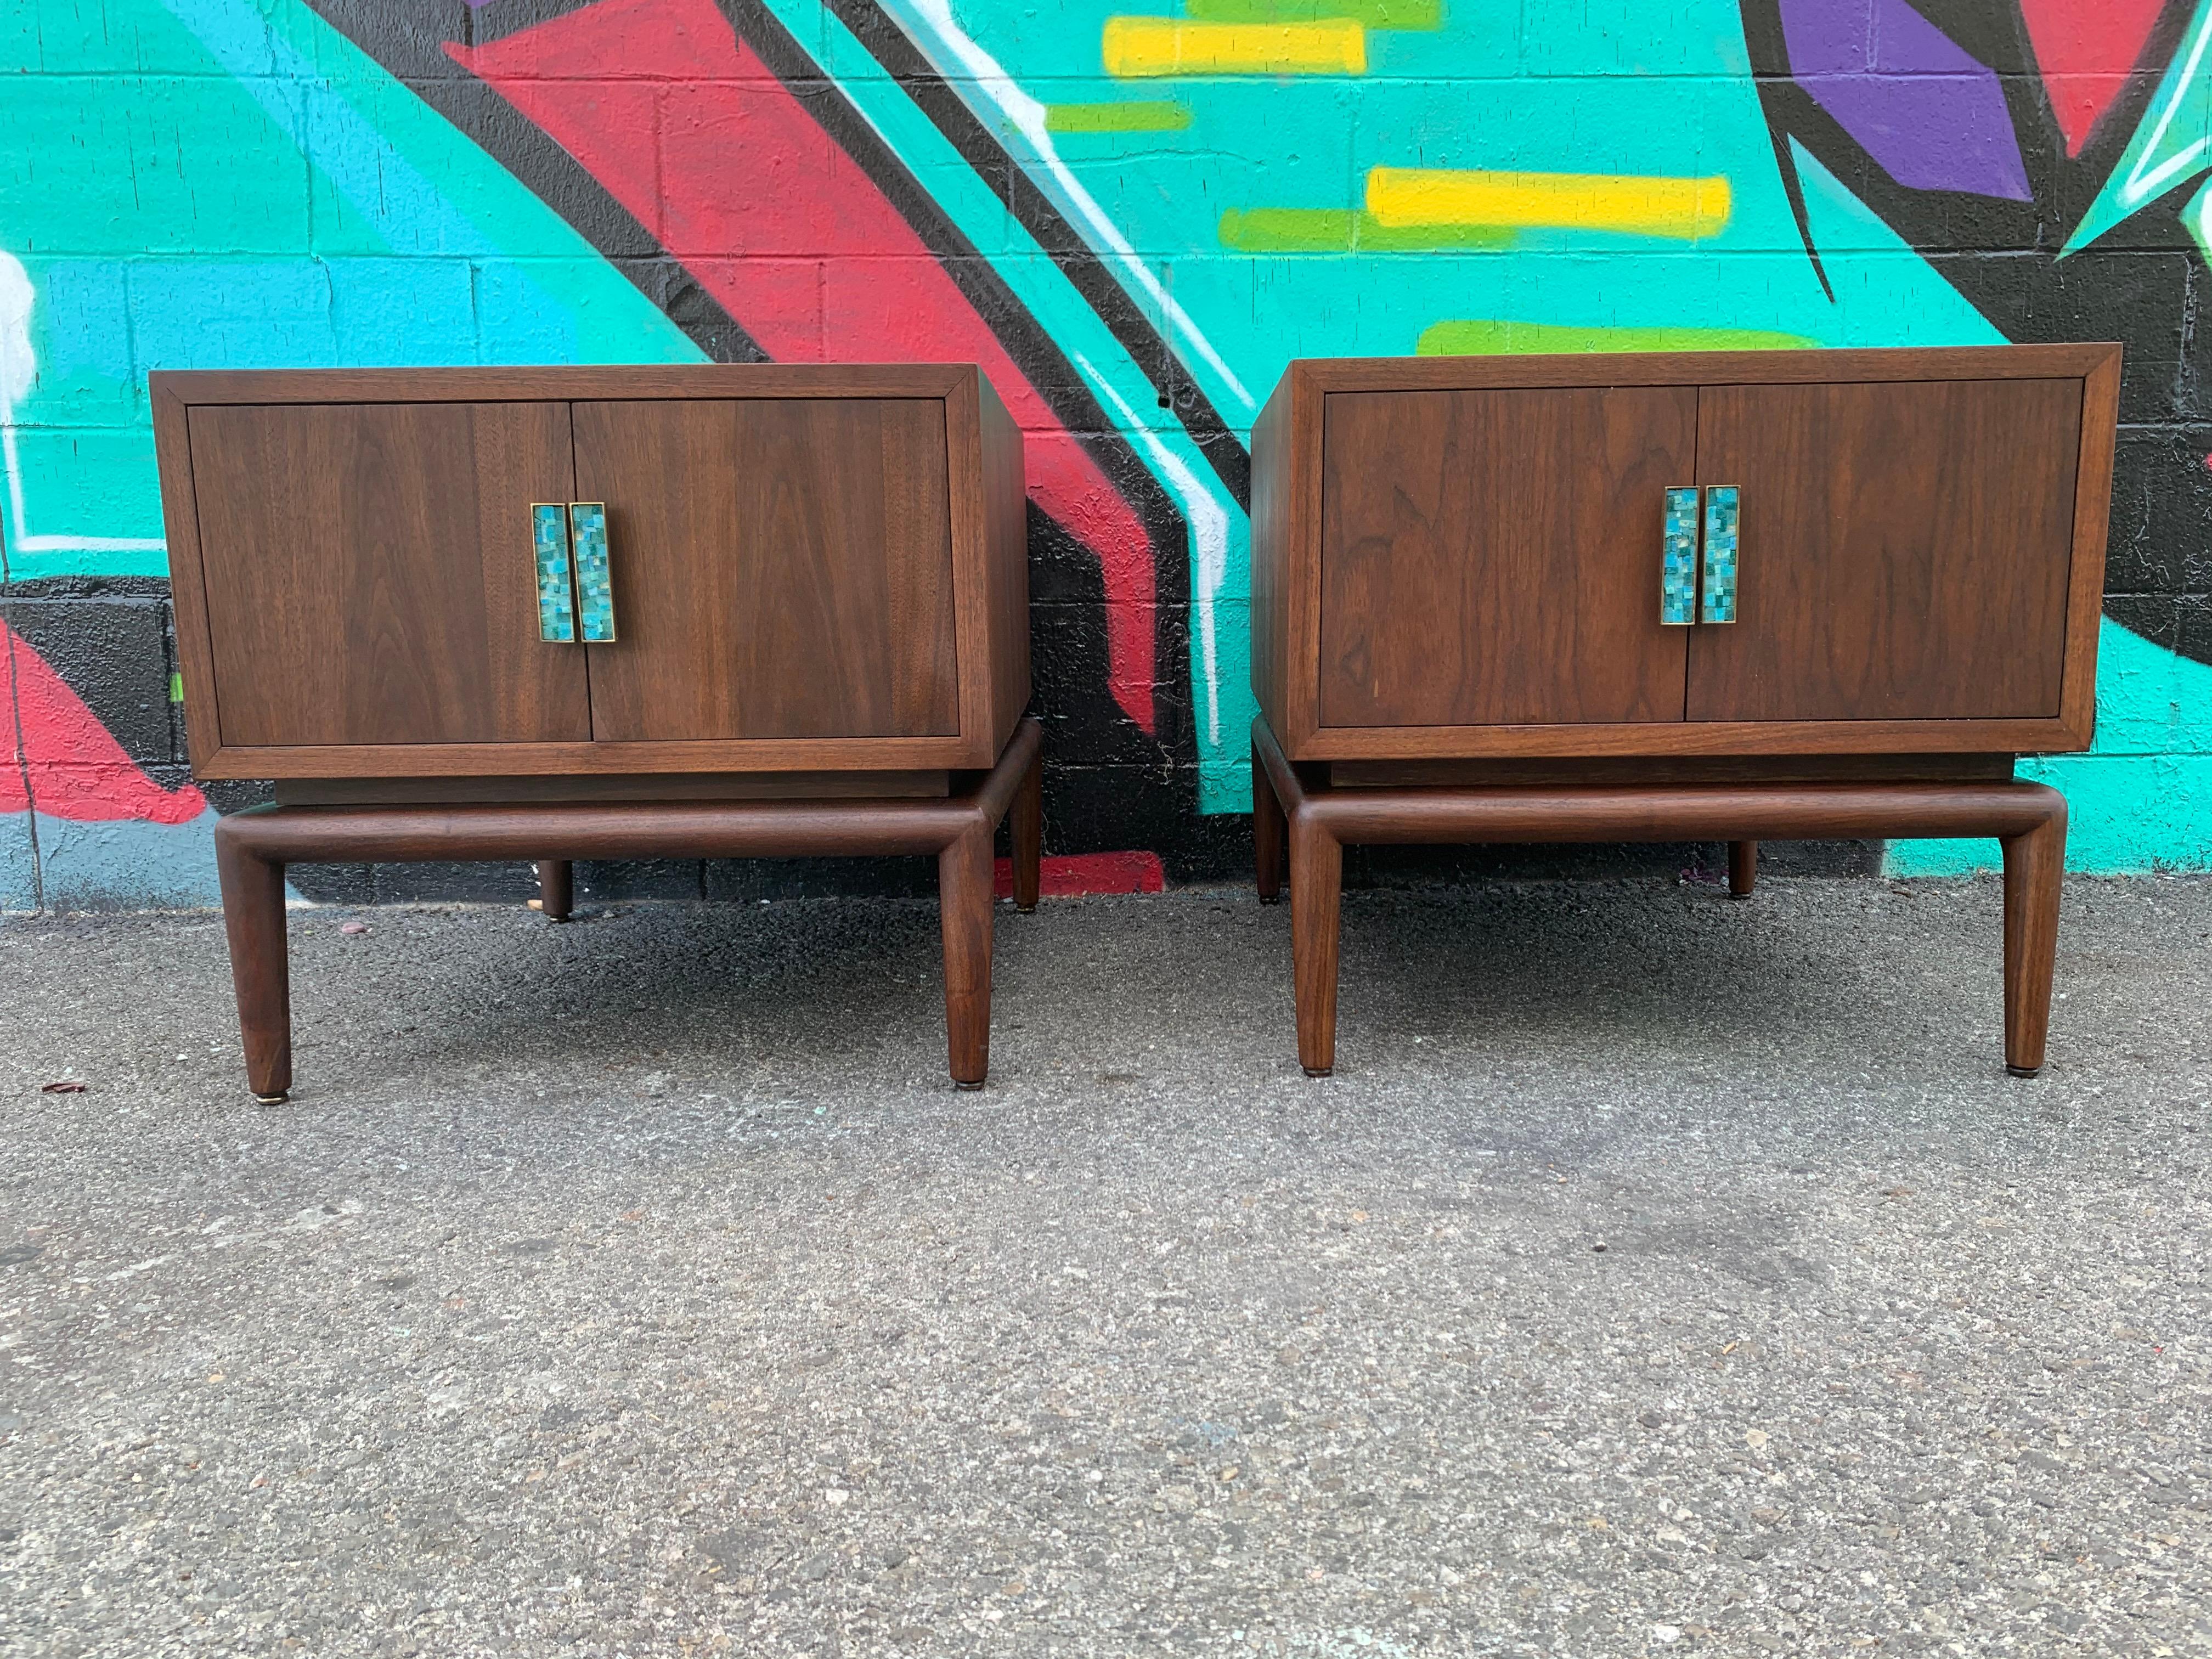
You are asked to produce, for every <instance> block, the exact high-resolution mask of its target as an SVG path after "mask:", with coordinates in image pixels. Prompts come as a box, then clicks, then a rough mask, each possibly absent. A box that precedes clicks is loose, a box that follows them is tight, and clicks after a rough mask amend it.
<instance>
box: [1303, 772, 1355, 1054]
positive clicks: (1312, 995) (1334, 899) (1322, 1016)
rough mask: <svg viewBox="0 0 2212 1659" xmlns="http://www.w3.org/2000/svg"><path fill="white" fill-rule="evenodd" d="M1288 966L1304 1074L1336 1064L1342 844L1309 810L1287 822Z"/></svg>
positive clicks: (1342, 871)
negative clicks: (1295, 1003)
mask: <svg viewBox="0 0 2212 1659" xmlns="http://www.w3.org/2000/svg"><path fill="white" fill-rule="evenodd" d="M1290 840H1291V977H1292V979H1293V980H1294V981H1296V983H1297V1001H1298V1064H1299V1065H1301V1066H1304V1067H1305V1068H1306V1075H1307V1076H1308V1077H1327V1076H1328V1074H1329V1073H1331V1072H1332V1071H1334V1069H1335V1067H1336V940H1337V926H1338V916H1337V913H1338V908H1339V905H1338V900H1339V899H1340V896H1341V895H1342V892H1343V888H1344V846H1343V843H1342V842H1339V841H1338V840H1337V838H1336V837H1335V836H1332V835H1331V834H1329V832H1328V830H1327V829H1324V828H1322V824H1321V823H1320V821H1319V819H1318V818H1316V817H1315V816H1314V815H1313V814H1311V813H1309V812H1300V813H1299V814H1298V816H1297V817H1294V818H1292V819H1291V823H1290Z"/></svg>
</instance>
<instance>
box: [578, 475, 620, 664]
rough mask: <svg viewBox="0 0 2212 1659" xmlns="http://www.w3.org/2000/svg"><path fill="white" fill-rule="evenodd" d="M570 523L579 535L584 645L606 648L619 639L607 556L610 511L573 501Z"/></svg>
mask: <svg viewBox="0 0 2212 1659" xmlns="http://www.w3.org/2000/svg"><path fill="white" fill-rule="evenodd" d="M568 519H569V522H570V523H571V524H573V525H574V526H575V534H576V601H577V608H578V610H579V611H580V612H581V614H582V617H583V623H584V641H585V643H586V644H587V645H603V644H606V643H608V642H609V641H612V640H613V638H614V636H615V581H614V571H613V569H612V568H611V566H610V564H609V562H608V556H607V507H606V503H605V502H604V501H571V502H569V503H568Z"/></svg>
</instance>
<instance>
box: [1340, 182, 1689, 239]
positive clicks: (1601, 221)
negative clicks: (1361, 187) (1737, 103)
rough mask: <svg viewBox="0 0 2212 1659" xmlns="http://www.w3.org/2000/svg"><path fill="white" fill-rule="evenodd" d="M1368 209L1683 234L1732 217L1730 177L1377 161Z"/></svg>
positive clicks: (1404, 221)
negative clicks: (1469, 168) (1474, 169)
mask: <svg viewBox="0 0 2212 1659" xmlns="http://www.w3.org/2000/svg"><path fill="white" fill-rule="evenodd" d="M1367 210H1368V211H1369V212H1370V213H1372V214H1373V215H1374V216H1375V217H1376V219H1377V220H1378V221H1379V222H1382V223H1383V224H1385V225H1391V226H1407V225H1511V226H1516V227H1518V226H1531V227H1533V226H1538V225H1546V226H1553V227H1558V228H1572V229H1577V230H1615V231H1620V232H1624V233H1626V234H1631V235H1638V236H1678V237H1681V238H1684V239H1688V238H1691V237H1697V236H1711V235H1713V234H1716V233H1717V232H1718V231H1719V230H1720V229H1721V228H1722V227H1723V226H1724V225H1726V224H1727V223H1728V221H1729V181H1728V180H1727V179H1722V178H1712V179H1638V178H1632V177H1627V176H1625V175H1621V174H1618V173H1463V172H1455V171H1449V170H1447V169H1443V168H1439V167H1376V168H1375V169H1374V170H1373V171H1372V172H1370V173H1369V174H1368V175H1367Z"/></svg>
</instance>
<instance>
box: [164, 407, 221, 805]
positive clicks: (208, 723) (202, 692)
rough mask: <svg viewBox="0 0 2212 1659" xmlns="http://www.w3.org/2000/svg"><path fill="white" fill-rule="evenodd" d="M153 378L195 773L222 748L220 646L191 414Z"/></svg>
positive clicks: (179, 650)
mask: <svg viewBox="0 0 2212 1659" xmlns="http://www.w3.org/2000/svg"><path fill="white" fill-rule="evenodd" d="M165 380H167V375H164V374H155V375H153V376H151V377H150V384H149V392H150V394H151V397H152V401H153V404H154V450H155V457H156V459H158V460H159V462H160V465H161V525H162V529H163V531H164V532H165V533H166V535H167V542H168V548H169V597H170V602H171V604H172V605H173V607H174V610H175V612H176V619H177V671H178V675H179V678H181V679H182V680H183V682H184V687H185V745H186V750H187V752H188V753H189V754H190V755H191V762H192V765H193V767H194V769H196V770H197V769H198V768H200V767H202V766H204V765H206V764H207V763H209V762H210V760H212V759H213V758H214V756H215V753H216V750H218V749H220V748H222V711H221V708H220V707H219V706H218V705H217V703H216V684H215V647H214V645H213V644H212V642H211V641H210V636H209V633H208V614H207V587H206V579H205V577H204V574H202V572H201V569H200V526H199V508H198V506H197V501H196V500H195V497H194V494H193V490H192V441H191V425H190V421H191V411H190V410H188V409H187V408H186V407H185V404H184V403H183V401H182V400H181V399H179V398H178V397H177V396H176V394H175V392H173V391H172V390H171V389H170V388H169V387H168V386H166V385H164V384H163V382H164V381H165Z"/></svg>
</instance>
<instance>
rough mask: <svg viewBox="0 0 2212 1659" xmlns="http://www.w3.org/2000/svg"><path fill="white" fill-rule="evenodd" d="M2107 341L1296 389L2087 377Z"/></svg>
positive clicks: (1289, 377) (1459, 368)
mask: <svg viewBox="0 0 2212 1659" xmlns="http://www.w3.org/2000/svg"><path fill="white" fill-rule="evenodd" d="M2119 355H2120V348H2119V347H2118V345H2117V344H2113V343H2106V342H2087V343H2065V344H2060V345H1996V346H1912V347H1903V348H1886V349H1808V350H1802V351H1635V352H1577V353H1568V354H1563V355H1546V356H1539V355H1530V356H1469V357H1302V358H1297V359H1296V360H1294V361H1292V362H1291V363H1290V365H1289V366H1288V367H1287V368H1285V369H1284V371H1283V379H1282V381H1281V383H1280V384H1281V385H1283V386H1290V387H1291V389H1293V390H1294V391H1312V392H1421V391H1452V390H1458V389H1462V388H1467V389H1480V388H1484V387H1493V386H1495V387H1512V386H1680V385H1699V386H1716V385H1730V384H1736V385H1742V384H1751V385H1790V384H1804V383H1807V382H1819V381H1853V380H1860V381H1870V380H2039V379H2051V378H2080V377H2081V376H2084V375H2087V374H2091V373H2093V372H2094V371H2095V370H2097V369H2099V368H2104V367H2106V365H2108V364H2109V365H2113V366H2115V367H2116V366H2117V365H2118V361H2119Z"/></svg>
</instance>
